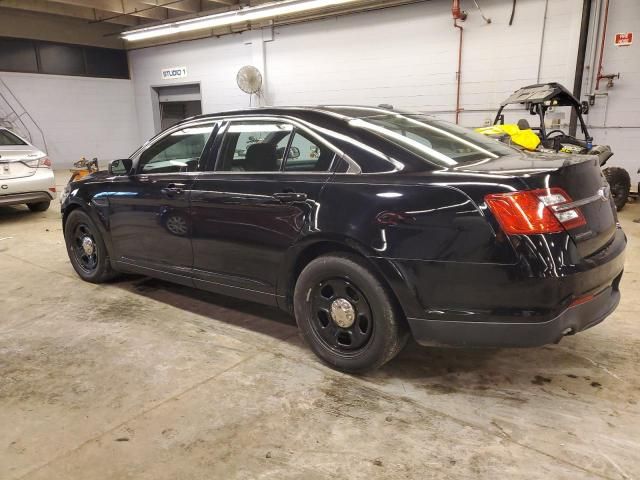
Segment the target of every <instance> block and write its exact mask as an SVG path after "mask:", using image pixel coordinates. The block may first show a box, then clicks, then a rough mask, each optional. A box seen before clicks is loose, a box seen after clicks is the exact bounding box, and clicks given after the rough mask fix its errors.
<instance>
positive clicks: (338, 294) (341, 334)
mask: <svg viewBox="0 0 640 480" xmlns="http://www.w3.org/2000/svg"><path fill="white" fill-rule="evenodd" d="M311 298H312V304H313V307H312V308H313V319H312V328H313V329H314V332H315V333H316V335H318V338H319V339H320V340H321V341H323V342H325V345H326V346H327V347H328V348H330V349H333V350H336V351H337V352H340V353H342V354H348V353H350V352H357V351H358V350H360V349H362V348H363V347H365V346H366V345H367V342H368V341H369V340H370V339H371V333H372V332H373V314H372V312H371V307H370V306H369V302H368V301H367V299H366V297H365V295H364V293H362V291H361V290H360V289H359V288H358V287H356V286H355V285H354V284H353V283H352V282H351V281H350V280H348V279H346V278H332V279H329V280H326V281H322V282H319V283H318V284H317V285H316V286H315V287H314V288H313V290H312V294H311Z"/></svg>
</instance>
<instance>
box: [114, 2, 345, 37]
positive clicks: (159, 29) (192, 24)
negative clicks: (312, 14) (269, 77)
mask: <svg viewBox="0 0 640 480" xmlns="http://www.w3.org/2000/svg"><path fill="white" fill-rule="evenodd" d="M355 1H357V0H283V1H281V2H273V3H265V4H264V5H259V6H256V7H247V8H242V9H240V10H234V11H231V12H225V13H218V14H213V15H205V16H202V17H197V18H191V19H189V20H180V21H177V22H172V23H165V24H162V25H156V26H153V27H146V28H137V29H135V30H129V31H126V32H122V38H124V39H125V40H129V41H136V40H144V39H147V38H155V37H163V36H166V35H173V34H176V33H182V32H191V31H194V30H202V29H206V28H215V27H223V26H227V25H233V24H236V23H244V22H251V21H255V20H264V19H267V18H274V17H278V16H280V15H289V14H292V13H299V12H304V11H307V10H315V9H318V8H322V7H331V6H334V5H342V4H345V3H353V2H355Z"/></svg>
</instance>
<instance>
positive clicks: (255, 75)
mask: <svg viewBox="0 0 640 480" xmlns="http://www.w3.org/2000/svg"><path fill="white" fill-rule="evenodd" d="M236 82H238V87H240V90H242V91H243V92H244V93H248V94H249V106H251V99H252V98H253V95H257V96H258V97H260V90H261V89H262V74H261V73H260V70H258V69H257V68H256V67H254V66H253V65H245V66H244V67H242V68H241V69H240V70H238V75H237V76H236Z"/></svg>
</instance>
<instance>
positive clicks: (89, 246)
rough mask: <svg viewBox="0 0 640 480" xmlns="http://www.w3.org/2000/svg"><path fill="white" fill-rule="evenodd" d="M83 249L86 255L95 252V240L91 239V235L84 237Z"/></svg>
mask: <svg viewBox="0 0 640 480" xmlns="http://www.w3.org/2000/svg"><path fill="white" fill-rule="evenodd" d="M82 250H83V251H84V253H85V254H86V255H93V252H94V251H95V245H94V244H93V240H91V239H90V238H89V237H84V238H83V239H82Z"/></svg>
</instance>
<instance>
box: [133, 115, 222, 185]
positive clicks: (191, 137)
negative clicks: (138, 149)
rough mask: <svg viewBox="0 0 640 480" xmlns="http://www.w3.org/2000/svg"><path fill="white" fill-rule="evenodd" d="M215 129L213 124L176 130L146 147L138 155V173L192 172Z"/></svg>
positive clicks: (196, 167)
mask: <svg viewBox="0 0 640 480" xmlns="http://www.w3.org/2000/svg"><path fill="white" fill-rule="evenodd" d="M214 127H215V124H214V123H210V124H201V125H192V126H189V127H185V128H183V129H181V130H177V131H175V132H173V133H171V134H169V135H167V136H165V137H162V138H161V139H160V140H158V141H157V142H156V143H154V144H153V145H151V146H150V147H148V148H147V149H146V150H145V151H144V152H142V154H141V155H140V160H139V162H138V172H139V173H146V174H149V173H178V172H194V171H196V170H197V169H198V161H199V160H200V155H201V154H202V151H203V150H204V146H205V145H206V144H207V140H209V137H210V136H211V132H212V131H213V129H214Z"/></svg>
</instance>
